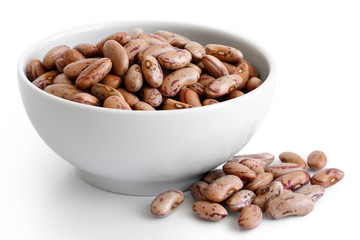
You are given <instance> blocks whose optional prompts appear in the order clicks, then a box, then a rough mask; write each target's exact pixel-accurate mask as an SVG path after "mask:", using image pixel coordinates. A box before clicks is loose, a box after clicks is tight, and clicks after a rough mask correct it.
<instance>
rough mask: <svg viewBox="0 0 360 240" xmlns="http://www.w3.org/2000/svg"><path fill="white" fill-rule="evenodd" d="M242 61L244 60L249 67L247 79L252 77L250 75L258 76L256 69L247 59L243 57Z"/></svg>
mask: <svg viewBox="0 0 360 240" xmlns="http://www.w3.org/2000/svg"><path fill="white" fill-rule="evenodd" d="M243 61H245V62H246V64H247V65H248V67H249V79H250V78H252V77H257V78H258V77H259V73H258V71H256V69H255V67H254V66H253V65H252V64H251V63H250V62H249V61H247V60H245V59H243Z"/></svg>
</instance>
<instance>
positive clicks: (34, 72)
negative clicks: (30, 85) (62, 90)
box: [26, 59, 46, 82]
mask: <svg viewBox="0 0 360 240" xmlns="http://www.w3.org/2000/svg"><path fill="white" fill-rule="evenodd" d="M45 72H46V68H45V67H44V65H43V64H42V62H41V61H40V60H38V59H33V60H31V61H30V62H29V64H28V65H27V67H26V76H27V78H28V79H29V80H30V82H32V81H34V80H35V79H36V78H37V77H39V76H40V75H42V74H44V73H45Z"/></svg>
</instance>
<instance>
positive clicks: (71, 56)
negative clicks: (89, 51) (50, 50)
mask: <svg viewBox="0 0 360 240" xmlns="http://www.w3.org/2000/svg"><path fill="white" fill-rule="evenodd" d="M62 59H63V61H64V67H65V66H66V65H68V64H70V63H73V62H76V61H79V60H84V59H85V57H84V55H82V54H81V53H80V52H79V51H78V50H76V49H68V50H66V51H65V52H64V56H63V57H62Z"/></svg>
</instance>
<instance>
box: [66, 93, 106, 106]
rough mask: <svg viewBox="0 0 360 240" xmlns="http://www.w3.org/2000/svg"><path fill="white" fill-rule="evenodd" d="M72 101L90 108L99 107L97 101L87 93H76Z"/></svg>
mask: <svg viewBox="0 0 360 240" xmlns="http://www.w3.org/2000/svg"><path fill="white" fill-rule="evenodd" d="M73 101H74V102H78V103H83V104H87V105H92V106H100V101H99V99H97V97H95V96H93V95H91V94H89V93H78V94H76V95H75V96H74V98H73Z"/></svg>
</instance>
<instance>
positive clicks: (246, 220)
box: [238, 204, 262, 229]
mask: <svg viewBox="0 0 360 240" xmlns="http://www.w3.org/2000/svg"><path fill="white" fill-rule="evenodd" d="M261 220H262V211H261V209H260V208H259V207H258V206H256V205H254V204H250V205H248V206H245V207H243V209H242V210H241V213H240V216H239V219H238V224H239V226H240V227H241V228H243V229H253V228H256V227H257V226H259V224H260V222H261Z"/></svg>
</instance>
